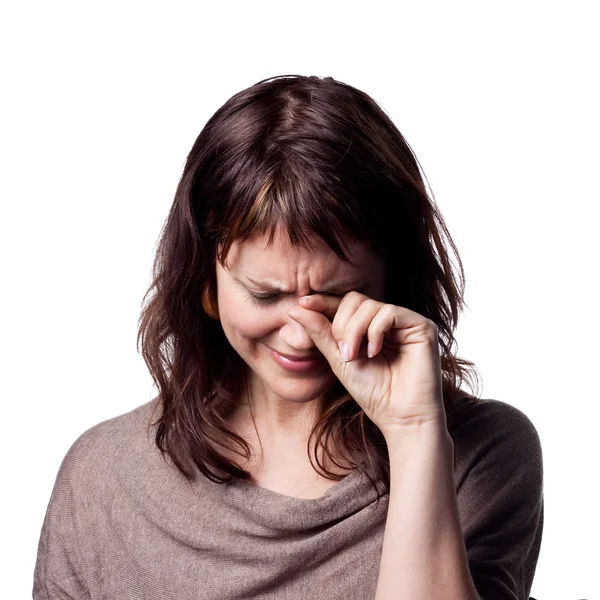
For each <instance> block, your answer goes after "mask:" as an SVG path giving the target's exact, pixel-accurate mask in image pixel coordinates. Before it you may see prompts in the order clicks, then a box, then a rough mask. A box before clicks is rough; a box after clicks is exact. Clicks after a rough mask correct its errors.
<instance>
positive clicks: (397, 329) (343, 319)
mask: <svg viewBox="0 0 600 600" xmlns="http://www.w3.org/2000/svg"><path fill="white" fill-rule="evenodd" d="M288 314H289V315H290V316H291V317H292V318H293V319H294V320H295V321H297V322H298V323H300V324H301V325H302V326H303V327H304V329H305V330H306V332H307V333H308V334H309V335H310V337H311V338H312V340H313V341H314V343H315V345H316V346H317V347H318V348H319V350H320V351H321V353H322V354H323V355H324V356H325V358H326V359H327V361H328V362H329V364H330V366H331V369H332V371H333V372H334V373H335V375H336V376H337V378H338V379H339V380H340V382H341V383H342V385H343V386H344V388H346V390H347V391H348V393H349V394H350V395H351V396H352V397H353V398H354V400H356V402H357V403H358V404H359V405H360V406H361V408H362V409H363V410H364V411H365V414H366V415H367V416H368V417H369V418H370V419H371V420H372V421H373V423H375V425H377V427H379V429H380V430H381V431H382V433H383V434H384V437H385V438H386V439H388V437H389V436H395V435H396V434H397V433H398V432H399V431H402V430H404V431H405V430H406V429H407V428H411V429H412V428H414V427H417V428H418V427H420V426H421V425H423V424H429V423H432V424H434V425H437V426H439V425H442V426H443V428H444V429H445V427H446V415H445V412H444V405H443V396H442V372H441V366H440V355H439V345H438V330H437V326H436V325H435V323H433V321H430V320H429V319H426V318H425V317H423V316H421V315H420V314H418V313H416V312H413V311H411V310H409V309H407V308H402V307H400V306H395V305H393V304H384V303H383V302H378V301H376V300H373V299H371V298H369V297H368V296H366V295H364V294H361V293H359V292H354V291H352V292H349V293H347V294H346V295H345V296H344V297H343V298H341V299H340V298H337V297H335V296H327V295H322V294H316V295H312V296H305V297H304V298H301V299H300V300H299V302H298V304H297V305H295V306H294V307H293V308H291V309H290V310H289V312H288ZM343 342H345V343H346V344H348V349H349V354H348V356H349V361H348V362H345V361H344V360H343V357H342V352H341V349H340V347H339V346H338V344H340V345H341V343H343ZM367 342H370V344H371V346H372V350H373V358H368V356H367Z"/></svg>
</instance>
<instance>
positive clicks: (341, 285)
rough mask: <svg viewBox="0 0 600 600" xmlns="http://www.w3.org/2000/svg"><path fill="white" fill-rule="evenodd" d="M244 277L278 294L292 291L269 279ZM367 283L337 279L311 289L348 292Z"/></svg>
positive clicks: (330, 292)
mask: <svg viewBox="0 0 600 600" xmlns="http://www.w3.org/2000/svg"><path fill="white" fill-rule="evenodd" d="M244 277H245V278H246V279H247V280H248V281H250V282H251V283H253V284H254V285H257V286H258V287H261V288H263V289H264V290H265V291H267V292H275V293H278V294H291V293H292V291H291V290H287V289H285V288H283V287H280V286H278V285H276V284H274V283H271V282H269V281H257V280H254V279H252V278H251V277H248V276H247V275H244ZM367 283H368V282H367V280H366V279H356V280H353V281H345V282H344V281H339V282H338V281H336V282H332V283H328V284H326V285H324V286H323V288H322V289H320V290H311V292H312V293H314V294H332V293H341V292H346V291H349V290H355V289H357V288H359V287H362V286H364V285H366V284H367Z"/></svg>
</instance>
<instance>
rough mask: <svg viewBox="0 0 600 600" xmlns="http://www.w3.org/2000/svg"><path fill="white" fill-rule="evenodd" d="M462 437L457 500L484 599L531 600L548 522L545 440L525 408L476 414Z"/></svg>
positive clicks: (489, 406)
mask: <svg viewBox="0 0 600 600" xmlns="http://www.w3.org/2000/svg"><path fill="white" fill-rule="evenodd" d="M474 413H475V414H474V417H473V418H471V419H469V421H467V422H466V423H465V424H463V425H462V426H460V427H459V428H458V430H457V432H456V433H455V436H456V439H455V461H456V463H455V464H457V465H458V464H460V467H459V468H457V480H458V481H457V500H458V505H459V513H460V518H461V524H462V528H463V535H464V539H465V546H466V550H467V557H468V561H469V568H470V570H471V576H472V578H473V582H474V583H475V587H476V589H477V591H478V593H479V595H480V597H481V599H482V600H528V598H529V593H530V590H531V585H532V582H533V577H534V573H535V567H536V564H537V560H538V555H539V551H540V545H541V539H542V529H543V522H544V504H543V462H542V448H541V444H540V439H539V436H538V433H537V431H536V429H535V427H534V426H533V424H532V422H531V421H530V420H529V418H528V417H527V416H526V415H525V414H524V413H523V412H521V411H520V410H518V409H517V408H515V407H513V406H511V405H509V404H506V403H504V402H500V401H497V400H494V401H486V402H485V403H482V405H481V407H477V406H476V407H475V409H474Z"/></svg>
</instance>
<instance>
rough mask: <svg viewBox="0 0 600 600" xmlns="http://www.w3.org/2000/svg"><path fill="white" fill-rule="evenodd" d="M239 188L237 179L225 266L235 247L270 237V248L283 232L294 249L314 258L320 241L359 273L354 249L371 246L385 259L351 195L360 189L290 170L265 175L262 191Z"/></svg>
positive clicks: (225, 228) (224, 242)
mask: <svg viewBox="0 0 600 600" xmlns="http://www.w3.org/2000/svg"><path fill="white" fill-rule="evenodd" d="M286 167H287V168H286ZM234 181H236V178H235V177H234ZM332 181H334V182H335V181H336V179H334V178H332ZM239 183H240V179H239V176H238V178H237V185H235V186H232V189H231V190H230V191H229V193H228V194H227V197H228V200H227V202H226V204H227V210H226V212H225V215H224V217H225V218H224V219H223V220H222V221H221V222H220V226H219V227H218V230H219V231H218V233H217V239H218V248H219V251H218V260H219V261H220V262H221V264H224V262H223V258H224V257H226V256H227V255H228V253H229V249H230V248H231V245H232V244H233V243H234V242H236V241H238V240H239V241H244V240H247V239H248V238H251V237H255V236H256V237H258V236H264V235H268V242H267V247H270V246H271V245H272V244H273V240H274V237H275V235H276V234H277V232H278V231H279V232H282V233H285V234H286V235H287V238H288V240H289V242H290V244H291V245H292V246H293V247H294V248H300V249H302V250H306V251H309V252H310V251H316V246H315V243H314V240H315V238H317V239H321V240H322V241H323V242H324V243H325V244H327V246H328V247H329V248H330V249H331V250H332V251H333V252H335V254H336V255H337V256H338V257H339V258H340V259H341V260H342V261H344V262H346V263H349V264H351V265H353V266H355V267H357V266H358V265H357V264H356V263H354V262H353V261H352V260H351V259H350V257H349V248H350V245H351V244H352V243H356V242H358V243H363V244H367V245H368V246H369V247H370V248H371V249H372V250H373V251H374V252H376V253H377V254H379V255H380V256H383V249H382V247H381V244H380V243H379V242H380V240H379V236H377V235H373V233H374V232H373V231H372V228H369V227H365V223H368V222H369V221H370V219H369V216H368V215H366V214H364V211H361V207H364V206H365V203H364V202H361V201H360V199H359V201H357V200H356V199H355V198H353V197H352V194H351V193H349V191H348V189H349V188H350V189H355V190H356V187H357V186H356V184H355V185H354V186H348V185H344V183H342V182H339V179H338V185H325V182H324V181H323V176H322V174H320V173H316V172H314V171H310V170H308V169H305V170H303V171H302V172H301V173H298V171H297V170H295V169H292V168H290V167H289V165H280V166H279V168H278V169H277V170H276V173H275V174H272V173H268V174H267V175H265V176H264V177H263V178H262V183H261V184H260V185H257V184H253V182H250V184H249V185H248V186H247V187H246V189H239V188H240V186H239ZM362 193H364V191H363V192H362ZM378 240H379V241H378Z"/></svg>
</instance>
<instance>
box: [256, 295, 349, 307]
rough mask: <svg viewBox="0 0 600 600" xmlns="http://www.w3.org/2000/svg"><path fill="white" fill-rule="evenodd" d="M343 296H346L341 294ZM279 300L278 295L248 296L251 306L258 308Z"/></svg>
mask: <svg viewBox="0 0 600 600" xmlns="http://www.w3.org/2000/svg"><path fill="white" fill-rule="evenodd" d="M321 295H322V296H338V295H340V294H321ZM341 295H342V296H343V295H345V294H341ZM277 300H279V296H278V295H277V294H273V295H271V296H258V295H256V294H248V301H249V302H250V304H253V305H258V306H269V305H270V304H275V303H276V302H277Z"/></svg>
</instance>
